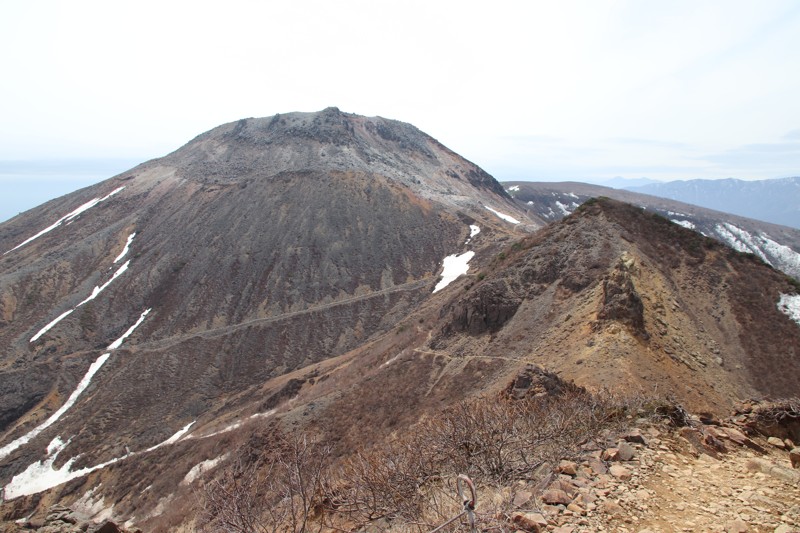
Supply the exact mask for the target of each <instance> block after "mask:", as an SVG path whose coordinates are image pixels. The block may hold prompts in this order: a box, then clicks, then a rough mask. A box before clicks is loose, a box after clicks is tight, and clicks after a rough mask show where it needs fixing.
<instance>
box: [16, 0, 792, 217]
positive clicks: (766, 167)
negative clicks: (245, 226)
mask: <svg viewBox="0 0 800 533" xmlns="http://www.w3.org/2000/svg"><path fill="white" fill-rule="evenodd" d="M0 72H2V74H3V83H2V84H0V184H2V187H3V188H4V189H6V192H7V193H9V192H11V191H12V189H14V190H16V188H20V187H24V182H21V181H20V179H19V176H20V175H24V174H25V168H40V167H41V166H42V165H44V166H45V167H47V168H49V169H50V170H51V171H52V175H51V176H50V177H51V178H52V179H57V178H58V175H59V173H60V172H62V171H61V170H59V169H60V168H61V167H59V165H62V166H63V168H66V169H69V168H72V169H75V168H78V170H80V168H81V165H82V164H84V163H82V162H84V161H89V160H99V161H103V162H106V163H104V165H105V166H103V165H100V166H97V165H95V166H93V165H94V163H91V162H86V163H85V169H84V170H85V172H84V174H85V175H86V176H92V178H91V179H98V178H97V177H96V174H97V173H98V172H99V173H101V174H102V172H109V175H108V176H102V177H110V175H111V173H116V172H115V171H122V170H124V169H126V168H128V167H130V166H132V165H131V164H129V163H130V162H137V161H144V160H147V159H151V158H153V157H158V156H161V155H164V154H166V153H168V152H170V151H172V150H174V149H176V148H178V147H179V146H181V145H182V144H184V143H186V142H187V141H189V140H190V139H191V138H192V137H194V136H195V135H197V134H199V133H201V132H203V131H206V130H208V129H210V128H212V127H214V126H216V125H218V124H221V123H224V122H230V121H233V120H237V119H239V118H243V117H252V116H268V115H273V114H275V113H283V112H289V111H315V110H320V109H323V108H325V107H328V106H338V107H339V108H340V109H341V110H343V111H347V112H352V113H358V114H361V115H370V116H371V115H380V116H384V117H388V118H394V119H398V120H402V121H405V122H410V123H412V124H414V125H416V126H417V127H419V128H420V129H422V130H423V131H425V132H427V133H429V134H431V135H432V136H434V137H436V138H437V139H439V140H440V141H441V142H442V143H444V144H445V145H447V146H449V147H450V148H452V149H453V150H455V151H457V152H459V153H460V154H461V155H463V156H465V157H466V158H467V159H470V160H472V161H474V162H476V163H478V164H479V165H481V166H482V167H484V168H485V169H486V170H487V171H489V172H490V173H491V174H493V175H494V176H495V177H497V178H498V179H500V180H510V179H529V180H548V181H552V180H564V179H579V180H581V179H582V180H595V181H596V180H602V179H607V178H613V177H615V176H622V177H626V178H640V177H649V178H653V179H659V180H672V179H692V178H725V177H735V178H741V179H766V178H777V177H787V176H794V175H798V174H800V3H798V2H796V1H795V0H787V1H779V0H775V1H772V0H758V1H755V0H748V1H736V0H724V1H714V0H708V1H702V2H698V1H696V0H690V1H680V0H676V1H670V2H649V1H626V0H620V1H605V0H587V1H570V0H559V1H549V2H536V1H529V0H528V1H518V2H510V1H503V0H496V1H494V2H491V3H490V2H485V1H482V2H470V1H464V0H462V1H437V2H430V1H420V2H417V1H409V0H405V1H402V2H395V1H375V0H369V1H363V2H361V1H350V0H342V1H337V2H331V1H305V0H296V1H293V2H273V1H267V0H260V1H259V0H228V1H226V2H219V1H214V2H205V1H203V0H200V1H185V2H184V1H170V0H158V1H150V0H139V1H136V2H109V1H107V0H102V1H100V0H98V1H86V0H71V1H69V2H65V1H61V0H37V1H35V2H31V1H29V0H3V2H2V3H0ZM75 160H78V161H77V162H76V161H75ZM42 161H45V163H42ZM20 162H22V163H20ZM26 165H28V167H26ZM115 165H116V166H115ZM23 167H25V168H23ZM90 167H91V168H95V169H99V170H93V171H90V170H86V169H89V168H90ZM20 169H22V170H20ZM20 172H21V174H20ZM63 173H64V175H65V176H66V175H68V174H69V175H74V172H73V173H72V174H70V172H69V171H68V170H64V171H63ZM12 174H14V175H15V176H16V181H14V180H12V179H11V178H10V177H9V176H11V175H12ZM3 176H6V177H7V179H6V180H5V181H3V180H4V178H3ZM86 179H90V178H89V177H87V178H86ZM3 196H8V194H4V195H3ZM0 217H2V215H1V214H0Z"/></svg>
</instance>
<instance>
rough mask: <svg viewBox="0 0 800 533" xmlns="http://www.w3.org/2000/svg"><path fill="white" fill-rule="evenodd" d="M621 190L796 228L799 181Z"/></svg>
mask: <svg viewBox="0 0 800 533" xmlns="http://www.w3.org/2000/svg"><path fill="white" fill-rule="evenodd" d="M615 186H616V185H615ZM623 187H624V188H625V189H628V190H630V191H634V192H640V193H644V194H652V195H653V196H660V197H662V198H670V199H672V200H678V201H679V202H685V203H688V204H694V205H699V206H701V207H707V208H709V209H715V210H717V211H723V212H726V213H733V214H736V215H740V216H743V217H748V218H755V219H757V220H764V221H766V222H772V223H773V224H782V225H784V226H791V227H793V228H800V177H794V178H783V179H774V180H758V181H744V180H737V179H724V180H688V181H669V182H666V183H648V184H646V185H623Z"/></svg>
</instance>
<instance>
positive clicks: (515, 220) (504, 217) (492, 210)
mask: <svg viewBox="0 0 800 533" xmlns="http://www.w3.org/2000/svg"><path fill="white" fill-rule="evenodd" d="M483 207H485V208H486V209H488V210H489V211H491V212H492V213H494V214H495V215H497V216H498V217H499V218H501V219H503V220H505V221H506V222H511V223H512V224H519V223H520V222H519V220H517V219H516V218H514V217H512V216H511V215H506V214H503V213H501V212H500V211H495V210H494V209H492V208H491V207H489V206H487V205H485V206H483Z"/></svg>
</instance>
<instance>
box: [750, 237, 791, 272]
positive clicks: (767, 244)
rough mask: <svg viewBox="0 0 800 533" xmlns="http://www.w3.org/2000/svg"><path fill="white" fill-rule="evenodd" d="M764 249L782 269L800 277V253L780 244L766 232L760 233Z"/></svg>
mask: <svg viewBox="0 0 800 533" xmlns="http://www.w3.org/2000/svg"><path fill="white" fill-rule="evenodd" d="M758 238H759V240H760V241H761V246H762V249H763V250H764V251H765V252H766V253H767V254H769V255H770V256H771V257H772V258H774V259H775V262H777V263H779V265H780V269H781V270H783V271H784V272H786V273H787V274H789V275H790V276H794V277H796V278H800V254H799V253H797V252H795V251H794V250H792V249H791V248H789V247H788V246H784V245H782V244H779V243H777V242H775V241H773V240H772V239H770V238H769V236H768V235H767V234H765V233H762V234H761V235H759V237H758Z"/></svg>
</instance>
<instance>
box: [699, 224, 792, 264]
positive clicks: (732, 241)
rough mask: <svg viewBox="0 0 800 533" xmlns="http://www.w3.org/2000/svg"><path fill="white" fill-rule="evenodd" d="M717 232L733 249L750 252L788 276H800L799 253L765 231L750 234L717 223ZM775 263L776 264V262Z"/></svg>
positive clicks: (728, 225) (731, 225)
mask: <svg viewBox="0 0 800 533" xmlns="http://www.w3.org/2000/svg"><path fill="white" fill-rule="evenodd" d="M714 229H715V231H716V232H717V234H718V235H719V236H720V237H722V239H723V240H724V241H725V242H726V243H727V244H729V245H730V246H731V247H732V248H733V249H734V250H738V251H740V252H746V253H752V254H755V255H757V256H758V257H760V258H761V260H763V261H764V262H765V263H767V264H768V265H772V266H775V267H776V268H780V269H781V270H783V271H784V272H786V273H787V274H789V275H790V276H794V277H800V253H797V252H795V251H794V250H793V249H792V248H789V247H788V246H784V245H782V244H779V243H777V242H775V241H774V240H772V238H770V236H769V235H767V234H766V233H760V234H758V235H751V234H750V233H748V232H746V231H745V230H743V229H741V228H738V227H736V226H734V225H733V224H729V223H725V224H717V225H716V227H715V228H714ZM776 263H777V264H776Z"/></svg>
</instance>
